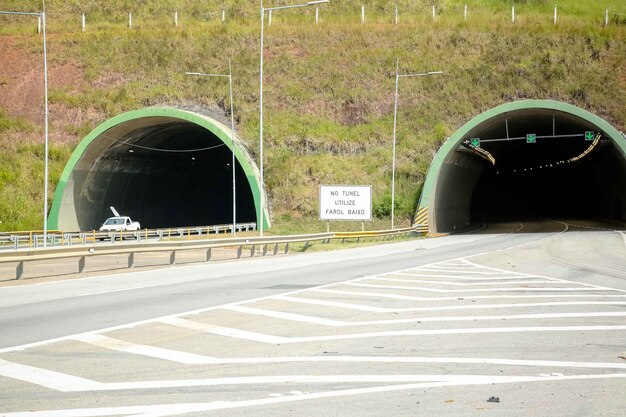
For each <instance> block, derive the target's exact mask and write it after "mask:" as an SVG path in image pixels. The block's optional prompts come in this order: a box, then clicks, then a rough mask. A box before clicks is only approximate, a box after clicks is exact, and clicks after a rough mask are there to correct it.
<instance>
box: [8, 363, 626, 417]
mask: <svg viewBox="0 0 626 417" xmlns="http://www.w3.org/2000/svg"><path fill="white" fill-rule="evenodd" d="M618 378H620V379H621V378H626V374H624V373H619V374H599V375H569V376H548V377H541V376H521V377H515V379H511V378H507V379H502V378H499V377H485V378H481V379H479V380H470V379H457V380H449V381H443V382H425V383H414V384H400V385H386V386H377V387H368V388H353V389H344V390H335V391H326V392H317V393H309V394H302V395H294V396H282V397H270V398H262V399H253V400H243V401H213V402H207V403H178V404H157V405H146V406H127V407H102V408H83V409H65V410H45V411H30V412H17V413H6V414H4V415H3V416H4V417H100V416H131V415H132V416H135V417H139V416H142V417H148V416H150V417H166V416H176V415H181V414H188V413H201V412H207V411H215V410H227V409H237V408H244V407H258V406H263V405H272V404H284V403H288V402H295V401H303V400H318V399H323V398H338V397H347V396H354V395H365V394H375V393H384V392H394V391H406V390H415V389H423V388H435V387H446V386H447V387H451V386H471V385H488V384H494V385H495V384H506V383H525V382H528V383H530V382H544V381H568V380H602V379H618Z"/></svg>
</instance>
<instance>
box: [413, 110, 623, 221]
mask: <svg viewBox="0 0 626 417" xmlns="http://www.w3.org/2000/svg"><path fill="white" fill-rule="evenodd" d="M429 181H430V183H429ZM420 210H421V212H422V213H424V212H427V213H428V220H429V222H428V223H429V228H430V230H431V231H435V232H453V231H455V230H459V229H464V228H466V227H467V226H469V225H470V224H472V223H475V222H481V221H486V222H491V221H517V220H523V219H529V218H561V219H563V218H577V219H592V220H593V219H613V220H620V221H623V220H626V138H625V137H624V136H623V135H622V134H620V133H619V132H618V131H617V130H616V129H614V128H613V127H611V126H610V125H609V124H608V123H606V122H605V121H604V120H602V119H600V118H599V117H597V116H595V115H592V114H591V113H588V112H586V111H584V110H582V109H579V108H577V107H574V106H571V105H567V104H565V103H559V102H553V101H541V100H527V101H522V102H516V103H509V104H507V105H503V106H500V107H498V108H495V109H493V110H490V111H488V112H486V113H483V114H482V115H480V116H478V117H476V118H475V119H473V120H472V121H470V122H469V123H467V124H466V125H465V126H464V127H463V128H461V129H460V130H459V131H458V132H457V133H455V135H453V136H452V137H451V138H450V139H449V140H448V141H447V142H446V144H444V146H443V147H442V149H441V150H440V152H439V153H438V155H437V156H436V158H435V161H434V162H433V166H431V169H430V171H429V174H428V178H427V180H426V184H425V186H424V192H423V194H422V199H421V200H420V206H419V207H418V213H419V212H420Z"/></svg>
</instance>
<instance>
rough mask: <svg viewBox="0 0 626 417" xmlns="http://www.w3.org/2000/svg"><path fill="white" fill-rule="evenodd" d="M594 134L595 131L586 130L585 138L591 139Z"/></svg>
mask: <svg viewBox="0 0 626 417" xmlns="http://www.w3.org/2000/svg"><path fill="white" fill-rule="evenodd" d="M595 136H596V132H591V131H586V132H585V140H593V139H594V138H595Z"/></svg>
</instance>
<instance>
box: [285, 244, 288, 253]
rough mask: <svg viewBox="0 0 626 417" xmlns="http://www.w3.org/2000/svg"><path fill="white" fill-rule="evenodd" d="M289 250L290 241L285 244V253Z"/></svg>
mask: <svg viewBox="0 0 626 417" xmlns="http://www.w3.org/2000/svg"><path fill="white" fill-rule="evenodd" d="M287 252H289V242H287V243H286V244H285V253H287Z"/></svg>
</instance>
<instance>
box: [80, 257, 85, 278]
mask: <svg viewBox="0 0 626 417" xmlns="http://www.w3.org/2000/svg"><path fill="white" fill-rule="evenodd" d="M85 263H86V261H85V257H84V256H81V257H80V258H79V259H78V272H79V273H81V274H82V273H83V272H85Z"/></svg>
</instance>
